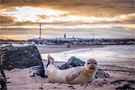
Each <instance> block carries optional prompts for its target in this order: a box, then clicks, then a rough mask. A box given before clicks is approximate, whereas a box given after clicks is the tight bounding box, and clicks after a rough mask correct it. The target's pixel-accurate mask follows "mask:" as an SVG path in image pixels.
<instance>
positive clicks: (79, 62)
mask: <svg viewBox="0 0 135 90" xmlns="http://www.w3.org/2000/svg"><path fill="white" fill-rule="evenodd" d="M67 63H68V65H71V66H73V67H77V66H83V65H84V64H85V62H84V61H82V60H80V59H79V58H76V57H74V56H72V57H71V58H69V60H68V62H67Z"/></svg>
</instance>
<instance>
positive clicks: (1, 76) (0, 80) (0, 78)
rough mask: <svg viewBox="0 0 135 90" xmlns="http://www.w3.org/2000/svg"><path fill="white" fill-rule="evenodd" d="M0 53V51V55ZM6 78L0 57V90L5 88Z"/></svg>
mask: <svg viewBox="0 0 135 90" xmlns="http://www.w3.org/2000/svg"><path fill="white" fill-rule="evenodd" d="M1 54H2V53H1V52H0V55H1ZM6 82H7V79H6V75H5V73H4V70H3V67H2V60H1V58H0V90H7V83H6Z"/></svg>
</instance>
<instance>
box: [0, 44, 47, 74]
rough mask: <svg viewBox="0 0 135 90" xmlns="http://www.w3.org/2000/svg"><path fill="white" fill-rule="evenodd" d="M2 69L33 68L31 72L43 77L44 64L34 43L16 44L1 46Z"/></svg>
mask: <svg viewBox="0 0 135 90" xmlns="http://www.w3.org/2000/svg"><path fill="white" fill-rule="evenodd" d="M1 52H2V53H3V54H2V55H1V56H0V58H1V59H2V63H3V69H6V70H11V69H15V68H19V69H23V68H31V67H35V66H36V67H38V68H33V70H34V72H33V74H37V75H39V76H41V77H45V71H44V65H43V62H42V58H41V56H40V53H39V51H38V49H37V47H36V46H35V45H22V46H21V45H18V46H17V45H16V46H12V45H9V46H5V47H2V49H1Z"/></svg>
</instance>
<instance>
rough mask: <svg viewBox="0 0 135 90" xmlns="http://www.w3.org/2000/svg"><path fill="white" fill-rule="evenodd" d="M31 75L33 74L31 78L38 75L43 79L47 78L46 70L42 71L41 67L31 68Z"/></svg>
mask: <svg viewBox="0 0 135 90" xmlns="http://www.w3.org/2000/svg"><path fill="white" fill-rule="evenodd" d="M29 73H31V74H32V75H31V76H30V77H34V76H36V75H38V76H41V77H45V75H44V74H45V73H44V69H42V66H41V65H39V66H34V67H31V68H30V71H29Z"/></svg>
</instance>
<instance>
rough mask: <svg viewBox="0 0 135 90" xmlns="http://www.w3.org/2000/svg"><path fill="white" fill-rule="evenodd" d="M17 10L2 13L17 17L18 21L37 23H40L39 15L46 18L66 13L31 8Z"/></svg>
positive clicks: (17, 8)
mask: <svg viewBox="0 0 135 90" xmlns="http://www.w3.org/2000/svg"><path fill="white" fill-rule="evenodd" d="M15 9H16V10H15V11H12V12H8V11H7V10H6V9H5V10H3V11H2V15H6V16H13V17H16V21H32V22H37V21H40V18H38V15H45V16H46V17H48V16H59V15H62V14H64V13H66V12H64V11H59V10H53V9H48V8H35V7H30V6H24V7H16V8H15Z"/></svg>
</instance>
